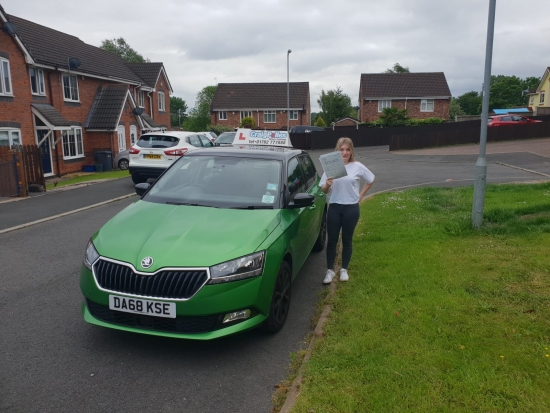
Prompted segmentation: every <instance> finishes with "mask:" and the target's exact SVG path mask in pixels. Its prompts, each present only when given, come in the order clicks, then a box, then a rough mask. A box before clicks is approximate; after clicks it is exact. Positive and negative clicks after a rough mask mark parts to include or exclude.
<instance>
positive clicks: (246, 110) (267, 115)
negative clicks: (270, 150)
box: [210, 82, 311, 129]
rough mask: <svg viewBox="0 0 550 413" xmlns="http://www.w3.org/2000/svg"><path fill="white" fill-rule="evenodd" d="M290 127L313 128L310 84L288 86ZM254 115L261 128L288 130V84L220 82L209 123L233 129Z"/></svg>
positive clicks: (302, 83)
mask: <svg viewBox="0 0 550 413" xmlns="http://www.w3.org/2000/svg"><path fill="white" fill-rule="evenodd" d="M289 92H290V93H289V109H290V127H293V126H296V125H310V123H311V110H310V100H309V82H291V83H290V84H289ZM248 116H252V117H253V118H254V121H255V122H256V128H258V129H286V127H287V121H288V117H287V116H288V113H287V84H286V83H219V84H218V87H217V89H216V93H215V94H214V98H213V99H212V105H211V107H210V123H211V124H212V125H223V126H228V127H231V128H237V127H239V125H240V123H241V120H242V119H243V118H245V117H248Z"/></svg>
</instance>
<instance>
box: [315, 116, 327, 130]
mask: <svg viewBox="0 0 550 413" xmlns="http://www.w3.org/2000/svg"><path fill="white" fill-rule="evenodd" d="M314 126H320V127H321V128H326V127H327V124H326V123H325V121H324V120H323V118H322V117H321V116H317V120H316V121H315V124H314Z"/></svg>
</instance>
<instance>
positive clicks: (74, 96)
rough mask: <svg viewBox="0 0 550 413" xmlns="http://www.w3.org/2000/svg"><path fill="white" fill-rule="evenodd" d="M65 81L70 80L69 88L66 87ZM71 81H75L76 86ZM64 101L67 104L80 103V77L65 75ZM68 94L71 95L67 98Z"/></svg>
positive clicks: (63, 79)
mask: <svg viewBox="0 0 550 413" xmlns="http://www.w3.org/2000/svg"><path fill="white" fill-rule="evenodd" d="M65 79H68V80H67V81H68V82H69V88H67V87H65ZM71 79H74V85H73V84H72V82H71ZM62 82H63V99H64V100H65V101H66V102H80V99H79V93H78V77H77V76H76V75H69V74H67V73H65V74H63V78H62ZM67 92H69V95H68V96H67Z"/></svg>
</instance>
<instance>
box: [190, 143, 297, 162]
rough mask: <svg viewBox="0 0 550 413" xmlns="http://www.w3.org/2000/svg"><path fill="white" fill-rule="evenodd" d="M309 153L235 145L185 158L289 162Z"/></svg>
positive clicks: (205, 150) (202, 151) (212, 149)
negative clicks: (232, 158) (200, 157)
mask: <svg viewBox="0 0 550 413" xmlns="http://www.w3.org/2000/svg"><path fill="white" fill-rule="evenodd" d="M302 153H307V152H305V151H303V150H301V149H296V148H286V147H282V146H259V145H236V146H235V145H233V146H215V147H212V148H204V149H198V150H196V151H193V152H189V153H187V154H186V155H185V156H210V155H221V156H239V157H240V156H244V157H249V158H262V159H277V160H288V159H290V158H293V157H294V156H296V155H300V154H302Z"/></svg>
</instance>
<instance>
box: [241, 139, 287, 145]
mask: <svg viewBox="0 0 550 413" xmlns="http://www.w3.org/2000/svg"><path fill="white" fill-rule="evenodd" d="M248 143H250V144H251V145H254V144H257V145H286V140H285V139H283V140H280V139H269V140H268V141H266V140H263V139H248Z"/></svg>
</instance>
